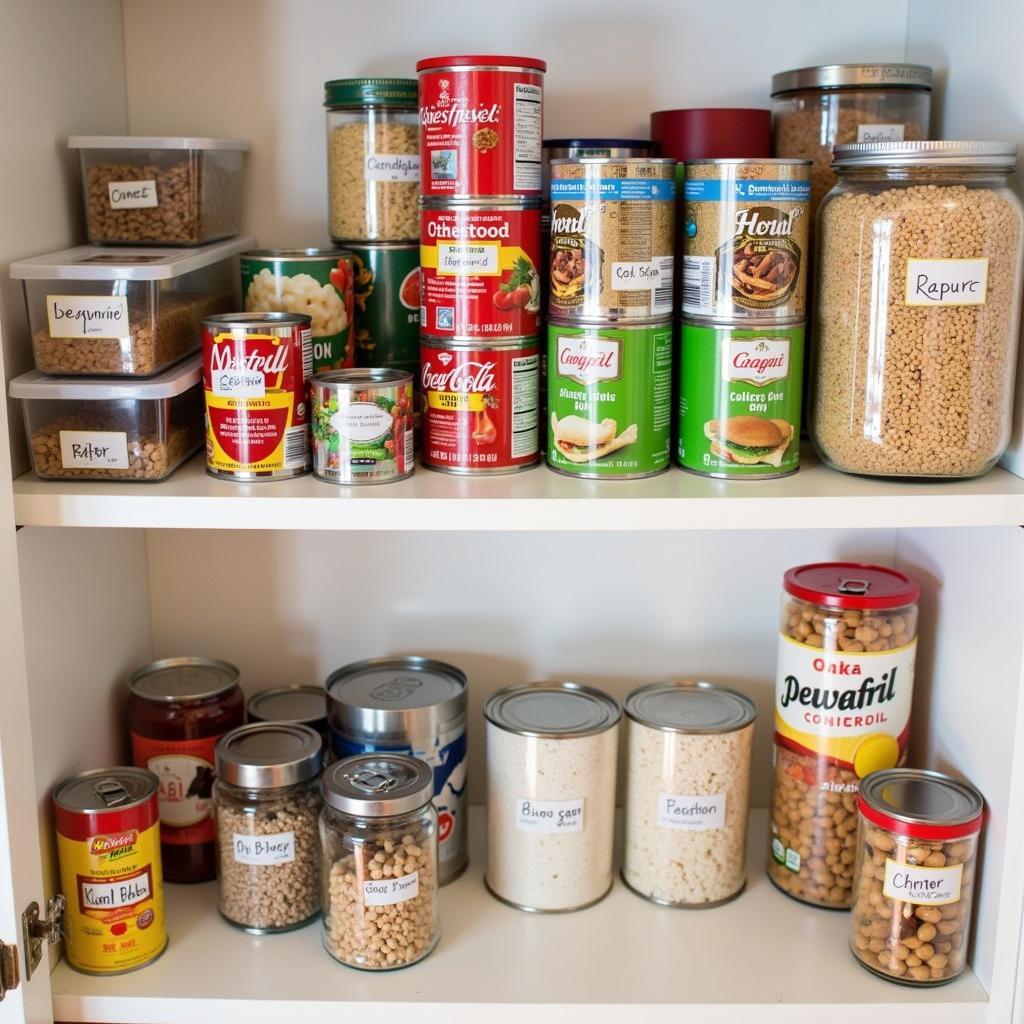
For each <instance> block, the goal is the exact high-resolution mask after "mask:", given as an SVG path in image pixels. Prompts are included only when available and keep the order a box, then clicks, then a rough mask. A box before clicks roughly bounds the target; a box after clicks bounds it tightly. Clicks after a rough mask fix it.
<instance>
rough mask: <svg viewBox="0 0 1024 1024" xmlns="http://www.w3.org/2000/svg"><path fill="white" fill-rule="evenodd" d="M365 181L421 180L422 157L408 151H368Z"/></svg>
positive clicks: (364, 168) (364, 174) (364, 172)
mask: <svg viewBox="0 0 1024 1024" xmlns="http://www.w3.org/2000/svg"><path fill="white" fill-rule="evenodd" d="M363 179H364V180H365V181H419V180H420V158H419V157H418V156H409V155H408V154H406V153H367V155H366V163H365V164H364V166H363Z"/></svg>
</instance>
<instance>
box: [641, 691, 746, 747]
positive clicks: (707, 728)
mask: <svg viewBox="0 0 1024 1024" xmlns="http://www.w3.org/2000/svg"><path fill="white" fill-rule="evenodd" d="M624 710H625V712H626V714H627V715H628V716H629V717H630V718H632V719H633V721H634V722H639V723H640V724H641V725H646V726H648V727H649V728H651V729H658V730H660V731H662V732H678V733H687V734H698V735H707V734H711V733H724V732H735V731H736V730H737V729H743V728H744V727H745V726H748V725H750V724H751V723H752V722H753V721H754V719H755V718H757V708H756V707H755V706H754V702H753V701H752V700H751V699H750V698H749V697H747V696H744V694H742V693H739V692H738V691H736V690H731V689H729V687H727V686H718V685H717V684H716V683H706V682H692V683H691V682H682V683H652V684H651V685H650V686H641V687H640V689H638V690H634V691H633V692H632V693H631V694H630V695H629V696H628V697H627V698H626V703H625V705H624Z"/></svg>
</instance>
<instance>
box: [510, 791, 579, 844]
mask: <svg viewBox="0 0 1024 1024" xmlns="http://www.w3.org/2000/svg"><path fill="white" fill-rule="evenodd" d="M516 828H517V829H519V831H520V832H539V833H541V834H542V835H548V836H559V835H562V834H564V833H566V832H582V831H583V801H582V800H526V799H524V798H523V797H519V798H518V799H517V800H516Z"/></svg>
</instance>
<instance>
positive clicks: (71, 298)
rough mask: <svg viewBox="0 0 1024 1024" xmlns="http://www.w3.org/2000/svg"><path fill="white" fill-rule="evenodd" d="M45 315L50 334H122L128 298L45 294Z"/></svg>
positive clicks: (128, 330)
mask: <svg viewBox="0 0 1024 1024" xmlns="http://www.w3.org/2000/svg"><path fill="white" fill-rule="evenodd" d="M46 318H47V320H48V322H49V330H50V337H52V338H124V337H126V336H127V335H129V334H131V328H130V327H129V325H128V300H127V299H126V298H125V297H124V296H123V295H47V296H46Z"/></svg>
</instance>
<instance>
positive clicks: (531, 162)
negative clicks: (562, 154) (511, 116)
mask: <svg viewBox="0 0 1024 1024" xmlns="http://www.w3.org/2000/svg"><path fill="white" fill-rule="evenodd" d="M513 95H514V97H515V175H514V186H515V190H516V191H517V192H530V191H534V190H536V189H539V188H540V187H541V166H540V154H541V150H542V147H543V139H542V137H541V136H542V127H541V122H542V116H541V104H542V100H543V93H542V91H541V87H540V86H539V85H531V84H530V83H529V82H516V83H515V89H514V93H513Z"/></svg>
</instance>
